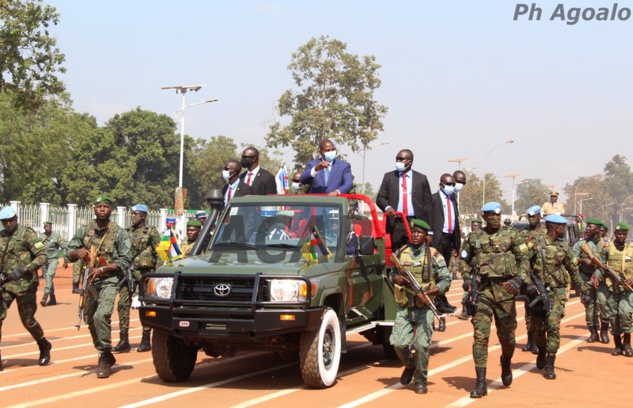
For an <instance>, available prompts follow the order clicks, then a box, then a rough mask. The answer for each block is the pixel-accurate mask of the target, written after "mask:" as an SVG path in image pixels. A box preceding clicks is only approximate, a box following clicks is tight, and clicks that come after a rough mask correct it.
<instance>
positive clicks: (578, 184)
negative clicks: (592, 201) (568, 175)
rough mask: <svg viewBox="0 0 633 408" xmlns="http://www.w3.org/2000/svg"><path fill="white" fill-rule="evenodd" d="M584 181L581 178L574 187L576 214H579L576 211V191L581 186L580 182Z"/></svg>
mask: <svg viewBox="0 0 633 408" xmlns="http://www.w3.org/2000/svg"><path fill="white" fill-rule="evenodd" d="M582 181H583V180H582V179H581V180H580V181H579V182H578V183H576V188H574V214H577V212H576V195H577V194H576V192H577V191H578V186H580V183H582ZM587 194H588V193H587Z"/></svg>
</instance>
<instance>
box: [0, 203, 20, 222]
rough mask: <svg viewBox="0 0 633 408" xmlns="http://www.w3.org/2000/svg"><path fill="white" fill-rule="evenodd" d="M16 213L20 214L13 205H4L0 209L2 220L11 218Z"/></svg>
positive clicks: (0, 218)
mask: <svg viewBox="0 0 633 408" xmlns="http://www.w3.org/2000/svg"><path fill="white" fill-rule="evenodd" d="M16 215H18V213H16V212H15V210H14V209H13V207H11V206H10V205H8V206H6V207H4V208H3V209H2V210H1V211H0V220H10V219H11V218H13V217H15V216H16Z"/></svg>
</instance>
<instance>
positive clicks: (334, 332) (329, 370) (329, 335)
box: [299, 308, 341, 388]
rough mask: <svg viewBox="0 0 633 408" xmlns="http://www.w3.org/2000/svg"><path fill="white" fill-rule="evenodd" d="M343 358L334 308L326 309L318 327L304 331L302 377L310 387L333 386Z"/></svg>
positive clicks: (301, 350)
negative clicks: (310, 330)
mask: <svg viewBox="0 0 633 408" xmlns="http://www.w3.org/2000/svg"><path fill="white" fill-rule="evenodd" d="M340 360H341V327H340V325H339V321H338V316H337V315H336V313H335V312H334V310H332V309H330V308H326V309H325V311H324V312H323V317H322V318H321V324H320V325H319V327H318V328H317V329H316V330H315V331H312V332H303V333H302V334H301V344H300V346H299V367H300V368H301V377H303V381H304V382H305V383H306V385H307V386H308V387H310V388H327V387H330V386H331V385H332V384H334V381H336V375H337V374H338V366H339V362H340Z"/></svg>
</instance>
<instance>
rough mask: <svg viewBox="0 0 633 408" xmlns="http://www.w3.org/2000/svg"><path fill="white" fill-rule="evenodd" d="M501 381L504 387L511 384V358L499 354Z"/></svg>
mask: <svg viewBox="0 0 633 408" xmlns="http://www.w3.org/2000/svg"><path fill="white" fill-rule="evenodd" d="M500 361H501V382H502V383H503V385H505V386H506V387H509V386H510V384H512V366H511V364H512V358H511V357H504V356H503V355H501V360H500Z"/></svg>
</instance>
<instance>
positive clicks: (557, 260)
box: [526, 214, 587, 380]
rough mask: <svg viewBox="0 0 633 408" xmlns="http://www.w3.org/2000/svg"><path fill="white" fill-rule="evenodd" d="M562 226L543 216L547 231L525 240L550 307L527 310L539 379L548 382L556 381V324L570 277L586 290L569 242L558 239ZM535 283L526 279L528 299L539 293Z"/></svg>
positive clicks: (562, 221) (562, 234)
mask: <svg viewBox="0 0 633 408" xmlns="http://www.w3.org/2000/svg"><path fill="white" fill-rule="evenodd" d="M566 225H567V220H565V218H564V217H562V216H560V215H555V214H552V215H548V216H547V217H545V228H546V229H547V231H546V232H545V233H544V234H538V235H536V236H530V237H529V238H532V240H531V241H530V244H532V248H533V249H532V252H533V253H534V256H533V258H532V259H533V263H532V271H533V273H534V276H535V277H536V279H538V280H539V282H540V283H542V284H543V287H544V288H545V290H546V291H547V292H546V294H547V296H548V297H549V303H550V307H549V308H546V307H545V305H544V303H543V301H541V302H540V303H537V304H535V305H534V307H533V308H532V310H531V317H532V330H533V334H534V339H535V341H536V345H537V346H538V357H537V358H536V367H537V368H539V369H542V368H543V367H545V373H544V374H543V376H544V377H545V378H547V379H548V380H554V379H556V373H555V372H554V362H555V361H556V352H557V351H558V348H559V346H560V321H561V319H562V318H563V316H564V315H565V302H566V301H567V285H568V284H569V279H570V277H571V280H572V281H573V283H574V285H575V286H577V287H579V288H581V290H582V291H583V292H586V291H587V288H586V285H585V283H584V282H583V280H582V278H581V277H580V274H579V273H578V261H577V260H576V258H575V257H574V256H573V255H572V254H571V251H570V250H569V243H568V242H567V241H563V240H562V239H563V238H564V237H565V226H566ZM529 238H528V239H529ZM535 283H536V282H535V281H533V279H532V277H531V276H528V277H527V278H526V284H527V288H526V290H527V293H528V296H530V297H531V298H534V297H535V296H536V295H537V294H539V289H538V287H537V285H536V284H535ZM548 309H549V310H548Z"/></svg>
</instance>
